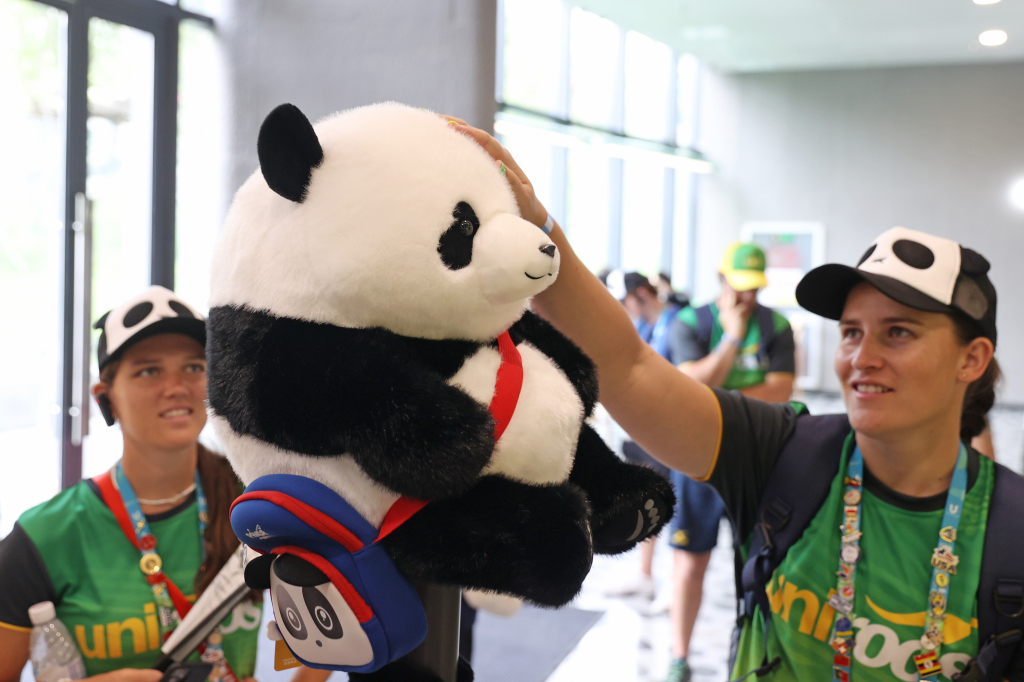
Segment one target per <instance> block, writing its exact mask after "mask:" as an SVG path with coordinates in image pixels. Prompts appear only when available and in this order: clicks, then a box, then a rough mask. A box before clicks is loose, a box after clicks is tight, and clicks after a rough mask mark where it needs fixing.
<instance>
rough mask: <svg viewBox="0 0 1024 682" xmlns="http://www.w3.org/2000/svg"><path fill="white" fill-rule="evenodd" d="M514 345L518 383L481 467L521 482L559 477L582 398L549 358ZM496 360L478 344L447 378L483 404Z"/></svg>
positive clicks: (567, 466) (566, 467) (572, 447)
mask: <svg viewBox="0 0 1024 682" xmlns="http://www.w3.org/2000/svg"><path fill="white" fill-rule="evenodd" d="M517 348H518V349H519V354H520V355H521V356H522V358H523V388H522V391H521V392H520V394H519V402H518V404H517V405H516V410H515V412H514V413H513V414H512V419H511V421H509V424H508V428H507V429H505V433H503V434H502V436H501V439H500V440H499V441H498V443H497V445H496V446H495V449H494V455H493V456H492V457H491V462H490V464H488V465H487V467H486V468H485V469H484V473H485V474H502V475H504V476H507V477H508V478H513V479H516V480H519V481H524V482H526V483H561V482H562V481H564V480H565V479H566V478H568V476H569V471H570V470H571V469H572V462H573V458H574V456H575V454H576V441H577V439H578V438H579V433H580V424H581V421H582V418H583V402H582V401H581V400H580V397H579V395H577V394H576V390H575V389H574V388H573V386H572V384H571V383H569V379H568V378H566V376H565V374H563V373H562V370H561V369H559V368H558V367H557V366H556V365H555V364H554V362H552V361H551V359H550V358H548V357H547V356H546V355H544V354H543V353H541V352H540V351H539V350H537V349H536V348H534V347H533V346H532V345H530V344H529V343H521V344H519V346H517ZM500 362H501V357H500V356H499V355H498V351H497V350H496V349H494V348H490V347H485V348H481V349H480V350H479V351H478V352H477V353H476V354H475V355H473V356H472V357H470V358H469V359H468V360H466V362H465V363H464V364H463V365H462V367H461V368H460V369H459V371H458V373H457V374H456V375H455V376H454V377H452V379H451V381H450V382H449V383H450V384H452V385H454V386H458V387H459V388H461V389H462V390H464V391H465V392H466V393H468V394H469V395H471V396H473V397H474V398H476V399H477V400H478V401H480V402H481V403H483V404H484V405H489V404H490V402H491V397H492V396H493V395H494V386H495V383H496V381H497V373H498V365H499V364H500Z"/></svg>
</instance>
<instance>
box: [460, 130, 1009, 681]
mask: <svg viewBox="0 0 1024 682" xmlns="http://www.w3.org/2000/svg"><path fill="white" fill-rule="evenodd" d="M458 128H459V129H460V130H462V131H463V132H464V133H465V134H467V135H469V136H470V137H472V138H473V139H475V140H476V141H477V142H478V143H479V144H480V145H481V146H483V147H484V149H485V150H486V151H487V152H488V153H490V154H491V156H493V157H494V158H495V159H496V160H498V161H500V162H502V163H503V164H504V166H505V167H506V168H507V176H506V177H507V178H508V181H509V184H510V186H511V188H512V190H513V192H514V193H515V195H516V198H517V201H518V203H519V206H520V210H521V211H522V214H523V217H524V218H526V219H528V220H530V221H531V222H533V223H534V224H536V225H537V226H538V227H541V226H545V224H546V226H547V228H548V229H550V227H551V225H552V222H551V220H550V218H549V216H548V214H547V212H546V211H545V209H544V207H543V206H542V205H541V203H540V202H539V201H538V200H537V198H536V196H535V194H534V193H533V189H532V187H531V186H530V184H529V181H528V180H527V179H526V177H525V175H524V174H523V173H522V171H521V170H520V169H519V167H518V166H517V164H516V163H515V161H514V160H513V159H512V157H511V156H510V155H509V154H508V152H507V150H505V149H504V148H502V147H501V145H500V144H499V143H498V142H497V141H495V140H494V139H493V138H491V137H490V136H489V135H488V134H487V133H485V132H483V131H480V130H477V129H474V128H470V127H468V126H465V125H463V124H461V122H460V125H459V126H458ZM542 229H543V228H542ZM551 237H552V239H553V240H554V241H555V243H556V245H557V246H558V248H559V249H560V250H561V252H562V253H561V259H562V260H561V267H560V271H559V275H558V280H557V282H556V283H555V284H554V285H552V286H551V287H550V288H549V289H548V290H547V291H545V292H544V293H543V294H541V295H539V296H538V297H537V298H536V300H535V302H534V307H535V309H536V310H537V311H538V312H540V313H541V314H542V315H544V316H545V317H547V318H548V319H549V320H551V321H552V322H553V323H554V324H555V325H556V326H557V327H558V328H559V329H561V330H562V331H563V332H564V333H566V334H567V335H568V336H569V337H570V338H572V339H573V340H574V341H575V342H576V343H578V344H579V345H580V346H581V347H582V348H583V350H584V351H586V352H587V354H588V355H590V357H591V358H593V359H594V360H595V362H596V363H597V366H598V376H599V378H600V395H601V402H602V403H603V404H604V405H605V407H607V408H608V411H609V412H610V413H611V414H612V416H613V417H614V418H615V419H616V421H618V422H619V424H621V425H622V427H623V428H624V429H625V430H626V431H627V432H629V433H630V434H631V435H632V436H633V437H634V438H635V440H636V441H637V442H638V443H639V444H640V445H641V446H642V447H643V448H644V449H645V450H647V451H648V452H649V453H651V454H652V455H654V456H655V457H656V458H658V459H659V460H661V461H662V462H664V463H665V464H667V465H668V466H670V467H671V468H673V469H677V470H679V471H682V472H684V473H686V474H687V475H690V476H692V477H693V478H696V479H698V480H706V481H708V482H709V483H710V484H711V485H713V486H714V487H715V488H716V489H717V490H718V492H719V493H720V494H721V496H722V498H723V500H724V501H725V503H726V506H727V509H728V511H729V514H730V517H731V519H732V520H733V522H734V524H735V525H736V527H737V537H739V538H742V539H743V540H744V541H745V544H744V546H743V556H744V558H746V556H747V553H748V552H749V553H751V554H753V556H754V557H755V559H754V560H752V561H751V562H750V563H749V564H748V566H747V571H746V573H748V575H747V576H746V581H745V587H744V588H743V589H747V590H749V592H748V598H747V599H746V600H744V603H745V606H744V608H743V609H741V616H742V620H741V622H742V631H741V633H740V637H739V642H738V649H737V651H736V657H735V664H734V666H733V669H732V677H734V678H735V677H739V676H742V675H746V674H748V673H751V672H753V671H756V672H757V673H758V677H763V676H767V677H768V678H769V679H778V680H796V679H799V680H812V679H817V680H830V679H831V680H841V681H842V682H848V681H849V680H850V679H856V680H858V681H861V680H915V679H927V680H934V679H948V678H951V677H952V676H953V675H954V674H955V673H956V671H957V670H959V669H961V668H963V667H964V665H965V664H966V663H967V662H968V661H969V660H972V659H975V658H977V660H975V661H974V662H973V663H972V664H971V671H972V672H971V673H970V675H971V676H969V677H967V678H966V679H979V680H982V679H986V680H989V679H991V680H998V679H1002V678H1006V679H1009V680H1013V681H1018V680H1024V652H1022V649H1021V644H1020V643H1021V639H1022V638H1021V632H1020V629H1019V628H1020V626H1021V623H1022V618H1021V614H1020V613H1017V612H1018V611H1021V612H1024V561H1016V560H1009V561H1008V560H1007V559H1008V557H1010V558H1012V557H1014V556H1017V555H1020V556H1021V557H1022V558H1024V554H1022V553H1021V551H1020V550H1019V547H1020V546H1021V544H1022V541H1021V540H1020V538H1024V523H1022V517H1024V514H1022V513H1020V511H1021V510H1022V509H1024V485H1022V481H1021V479H1020V477H1018V476H1017V475H1016V474H1013V473H1012V472H1009V471H1008V470H1006V469H1004V468H1002V467H998V466H997V465H994V464H993V463H992V462H991V461H990V460H987V459H985V458H982V457H979V456H978V454H977V452H976V451H974V450H973V449H971V448H970V447H968V446H965V445H964V444H965V443H970V440H971V438H972V437H973V436H975V435H977V433H978V432H980V430H981V429H982V427H983V417H984V414H985V413H986V412H987V411H988V409H989V408H990V407H991V405H992V402H993V399H994V393H993V384H994V383H995V380H996V379H997V377H998V375H999V370H998V367H997V364H996V362H995V360H994V359H993V352H994V347H995V342H996V329H995V307H996V296H995V290H994V288H993V287H992V284H991V282H990V281H989V279H988V276H987V271H988V262H987V261H986V260H985V259H984V258H983V257H981V256H980V255H979V254H977V253H975V252H973V251H971V250H970V249H966V248H962V247H961V246H960V245H959V244H957V243H956V242H952V241H950V240H946V239H940V238H938V237H934V236H931V235H927V234H923V233H920V232H913V231H910V230H904V229H901V228H896V229H894V230H890V231H888V232H886V233H884V234H883V235H881V236H880V237H879V238H878V240H876V242H875V244H874V245H872V247H871V248H870V249H869V251H868V253H866V254H865V256H864V257H863V258H862V259H861V262H860V264H859V266H858V267H856V268H852V267H847V266H841V265H830V266H824V267H822V268H819V269H817V270H815V271H812V272H811V273H809V274H808V275H807V277H806V278H805V279H804V281H803V282H802V283H801V285H800V286H799V287H798V289H797V298H798V300H799V302H800V303H801V304H802V305H803V306H804V307H806V308H808V309H809V310H811V311H813V312H816V313H818V314H821V315H823V316H826V317H829V318H831V319H836V320H838V321H839V328H840V335H841V340H840V343H839V346H838V348H837V350H836V355H835V371H836V374H837V375H838V377H839V379H840V382H841V384H842V390H843V396H844V399H845V401H846V406H847V411H848V420H847V417H845V416H838V417H837V416H825V417H811V416H807V415H806V414H805V412H806V410H803V409H801V407H800V406H794V405H773V404H768V403H763V402H760V401H757V400H751V399H748V398H745V397H743V396H741V395H739V394H736V393H729V392H726V391H721V390H718V389H710V390H709V389H708V388H706V387H705V386H703V385H701V384H698V383H697V382H695V381H693V380H691V379H689V378H688V377H687V376H685V375H684V374H682V373H681V372H679V371H677V370H676V369H675V368H674V367H672V366H671V365H670V364H669V363H667V362H666V361H664V360H663V359H662V358H661V357H660V356H659V355H658V354H657V353H655V352H653V351H652V350H651V349H650V348H649V347H648V346H647V345H646V344H644V343H643V342H642V341H641V340H640V339H639V337H638V336H637V334H636V332H635V330H634V329H633V326H632V325H631V324H630V322H629V319H628V318H627V316H626V315H625V313H624V312H623V310H622V307H621V306H619V305H618V304H617V302H616V301H615V300H614V299H613V298H612V297H611V296H610V295H609V294H608V292H607V290H606V289H605V288H604V287H603V286H602V285H601V284H600V282H598V280H597V279H596V278H595V277H593V276H592V275H591V274H590V273H589V272H588V271H587V269H586V268H585V267H584V266H583V264H582V263H581V262H580V261H579V259H578V258H576V257H575V255H574V254H573V252H572V249H571V248H570V246H569V244H568V243H567V241H566V239H565V237H564V235H563V234H562V233H561V231H560V229H559V228H558V227H557V226H555V227H554V230H553V231H552V233H551ZM773 474H774V476H773ZM997 481H998V485H997ZM1007 490H1009V491H1010V492H1009V494H1007ZM990 512H991V515H990ZM755 526H757V528H756V530H755ZM1018 527H1019V528H1020V532H1019V535H1018V536H1017V539H1016V540H1013V539H1010V540H1009V541H1006V542H999V543H997V542H995V540H997V539H998V538H1000V537H1003V535H1004V534H1005V533H1006V531H1007V530H1008V529H1010V530H1012V532H1013V533H1017V532H1018V531H1017V530H1016V529H1017V528H1018ZM787 533H788V534H789V536H791V537H789V536H787ZM986 537H989V538H990V539H992V540H993V542H990V543H988V544H986ZM765 538H768V540H770V542H766V541H765ZM993 544H999V545H1001V546H997V547H993V546H992V545H993ZM1011 547H1015V548H1017V549H1012V551H1011V549H1010V548H1011ZM983 555H984V558H985V562H986V564H985V568H984V569H983V568H982V556H983ZM1000 562H1002V563H1001V565H1000ZM999 571H1002V574H999ZM994 575H995V576H996V577H998V578H999V579H998V580H994V579H993V576H994ZM993 585H997V586H996V587H993ZM997 599H998V600H999V602H998V603H996V600H997ZM997 611H998V612H999V613H1002V614H1003V615H997ZM1014 614H1016V617H1015V618H1010V616H1013V615H1014ZM993 634H994V635H1000V636H999V637H991V636H990V635H993ZM979 652H980V655H979Z"/></svg>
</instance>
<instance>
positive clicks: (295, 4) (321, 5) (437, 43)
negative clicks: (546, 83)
mask: <svg viewBox="0 0 1024 682" xmlns="http://www.w3.org/2000/svg"><path fill="white" fill-rule="evenodd" d="M218 26H219V28H220V31H221V35H222V36H223V41H224V47H225V51H226V54H225V58H226V63H227V67H228V83H229V99H230V104H229V106H230V109H229V111H230V115H229V120H230V122H229V130H230V134H231V143H230V144H231V146H230V155H231V164H230V165H231V168H230V181H229V186H230V190H231V191H232V192H234V190H235V189H236V188H238V186H239V185H241V184H242V182H243V181H244V180H245V178H247V177H248V176H249V175H250V174H251V173H252V172H253V171H254V170H255V169H256V167H257V165H258V162H257V159H256V136H257V134H258V132H259V126H260V123H262V121H263V118H264V117H265V116H266V115H267V114H268V113H269V112H270V111H271V109H273V108H274V107H275V106H277V105H278V104H281V103H284V102H291V103H292V104H295V105H296V106H298V107H299V108H300V109H301V110H302V111H303V112H304V113H305V114H306V115H307V116H308V117H309V118H310V119H311V120H313V121H315V120H316V119H318V118H321V117H323V116H326V115H328V114H330V113H333V112H335V111H338V110H341V109H347V108H350V107H354V106H359V105H363V104H372V103H374V102H380V101H384V100H395V101H399V102H403V103H405V104H409V105H411V106H417V107H425V108H427V109H432V110H435V111H441V112H444V113H448V114H452V115H456V116H460V117H461V118H464V119H466V120H467V121H468V122H469V123H471V124H474V125H477V126H481V127H484V128H487V129H491V127H492V126H493V123H494V112H495V102H494V55H495V34H496V2H495V0H387V1H386V2H365V1H362V0H231V1H230V2H228V4H227V7H226V8H225V12H224V14H223V16H221V17H218ZM409 162H410V163H415V159H410V160H409Z"/></svg>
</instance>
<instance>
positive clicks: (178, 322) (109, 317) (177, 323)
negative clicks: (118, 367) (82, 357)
mask: <svg viewBox="0 0 1024 682" xmlns="http://www.w3.org/2000/svg"><path fill="white" fill-rule="evenodd" d="M154 325H158V326H154ZM94 327H95V328H96V329H99V330H100V332H101V333H100V341H99V346H98V347H97V350H96V354H97V360H98V363H99V367H100V369H102V368H103V366H104V365H105V364H107V362H108V361H109V360H110V358H111V357H113V356H114V355H115V354H116V353H117V352H118V351H120V350H122V349H123V348H125V347H126V343H127V342H128V341H130V340H133V339H134V340H141V339H143V338H146V337H148V336H152V335H154V334H159V333H180V334H185V335H187V336H191V337H192V338H194V339H196V340H197V341H199V343H201V344H204V345H205V343H206V323H205V318H204V317H203V315H202V313H200V312H199V311H198V310H196V309H195V308H193V307H192V306H191V305H189V304H188V303H186V302H185V301H183V300H182V299H181V298H179V297H178V296H177V295H175V293H174V292H173V291H171V290H170V289H167V288H165V287H162V286H159V285H156V284H154V285H153V286H151V287H149V288H148V289H146V290H144V291H142V292H141V293H139V294H138V295H137V296H134V297H132V298H130V299H128V300H127V301H125V302H124V303H122V304H121V305H119V306H117V307H116V308H114V309H113V310H111V311H110V312H108V313H107V314H105V315H104V316H103V317H101V318H100V319H99V320H97V322H96V324H95V325H94Z"/></svg>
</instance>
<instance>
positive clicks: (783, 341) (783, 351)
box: [767, 323, 796, 374]
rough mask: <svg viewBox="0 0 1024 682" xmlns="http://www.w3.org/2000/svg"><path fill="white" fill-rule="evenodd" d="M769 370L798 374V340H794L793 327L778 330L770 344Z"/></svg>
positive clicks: (787, 326)
mask: <svg viewBox="0 0 1024 682" xmlns="http://www.w3.org/2000/svg"><path fill="white" fill-rule="evenodd" d="M767 350H768V371H769V372H787V373H789V374H796V342H795V341H794V340H793V328H792V327H790V326H789V324H788V323H787V324H786V328H785V329H783V330H782V331H780V332H777V333H776V334H775V336H774V337H773V338H772V339H771V341H770V342H769V344H768V349H767Z"/></svg>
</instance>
